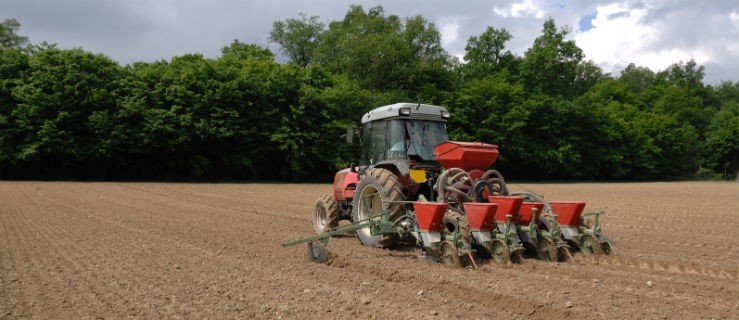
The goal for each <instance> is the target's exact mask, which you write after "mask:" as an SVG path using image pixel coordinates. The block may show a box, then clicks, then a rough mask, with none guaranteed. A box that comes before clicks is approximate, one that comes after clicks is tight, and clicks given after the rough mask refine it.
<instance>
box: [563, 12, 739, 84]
mask: <svg viewBox="0 0 739 320" xmlns="http://www.w3.org/2000/svg"><path fill="white" fill-rule="evenodd" d="M721 9H722V8H716V7H714V8H705V7H703V6H693V5H685V6H673V5H672V4H671V3H667V4H664V3H661V2H651V3H631V4H630V3H612V4H604V5H599V6H597V7H596V15H595V18H593V19H592V21H591V23H592V26H593V27H592V28H590V29H583V28H581V30H578V33H576V34H575V35H574V39H575V41H576V43H577V45H578V46H579V47H580V48H582V49H583V52H585V54H586V57H587V58H588V59H592V60H593V61H595V62H596V63H598V64H599V65H600V66H601V67H602V68H603V69H604V70H605V71H607V72H612V73H614V74H615V75H618V72H619V71H620V70H621V69H622V68H623V67H624V66H626V65H628V64H629V63H632V62H633V63H635V64H637V65H640V66H646V67H648V68H650V69H652V70H654V71H660V70H663V69H665V68H667V67H669V66H670V65H672V64H674V63H678V62H681V61H682V62H686V61H689V60H695V61H696V62H697V63H698V64H701V65H706V66H707V69H706V73H707V76H706V81H707V82H709V83H716V82H718V81H719V80H722V79H725V80H728V79H736V78H737V76H733V77H731V78H724V77H725V73H723V72H722V73H719V72H718V71H720V70H717V68H719V67H718V66H722V68H728V69H730V70H734V72H735V74H739V69H738V68H739V67H737V65H739V45H738V44H737V41H736V39H739V32H738V29H739V28H737V25H738V24H737V19H734V20H732V18H731V17H732V16H731V15H732V13H735V12H734V11H731V10H728V11H724V12H722V10H721Z"/></svg>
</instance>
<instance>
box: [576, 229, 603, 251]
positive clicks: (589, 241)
mask: <svg viewBox="0 0 739 320" xmlns="http://www.w3.org/2000/svg"><path fill="white" fill-rule="evenodd" d="M579 245H580V250H581V251H582V252H583V253H584V254H589V255H599V254H602V253H603V246H602V245H601V243H600V241H598V239H596V238H595V236H593V235H590V234H583V235H581V236H580V243H579Z"/></svg>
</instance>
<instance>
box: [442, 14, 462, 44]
mask: <svg viewBox="0 0 739 320" xmlns="http://www.w3.org/2000/svg"><path fill="white" fill-rule="evenodd" d="M437 23H438V24H439V32H440V33H441V45H442V46H444V47H449V45H450V44H452V43H454V42H455V41H457V39H458V38H459V22H457V19H456V18H442V19H439V22H437Z"/></svg>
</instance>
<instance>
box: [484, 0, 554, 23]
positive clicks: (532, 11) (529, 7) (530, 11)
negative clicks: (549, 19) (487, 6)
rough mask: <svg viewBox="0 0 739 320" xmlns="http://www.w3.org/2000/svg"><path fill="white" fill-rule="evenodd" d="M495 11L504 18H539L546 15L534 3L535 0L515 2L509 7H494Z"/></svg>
mask: <svg viewBox="0 0 739 320" xmlns="http://www.w3.org/2000/svg"><path fill="white" fill-rule="evenodd" d="M493 11H494V12H495V13H497V14H498V15H500V16H501V17H503V18H508V17H513V18H520V17H524V16H535V17H536V18H538V19H541V18H542V17H544V11H543V10H542V9H541V7H540V6H539V5H537V4H535V3H534V1H533V0H523V1H519V2H514V3H513V4H511V6H510V7H508V8H499V7H494V8H493Z"/></svg>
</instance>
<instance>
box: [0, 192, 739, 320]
mask: <svg viewBox="0 0 739 320" xmlns="http://www.w3.org/2000/svg"><path fill="white" fill-rule="evenodd" d="M512 188H513V189H514V190H524V189H531V190H535V191H536V192H537V193H540V194H544V195H545V196H546V198H547V199H550V200H584V201H586V202H587V203H588V204H587V207H586V211H595V210H604V211H606V214H605V215H604V216H603V217H602V223H603V230H604V232H605V234H606V235H607V236H609V237H610V238H611V239H612V240H613V243H614V250H615V252H614V254H612V255H610V256H606V257H601V258H593V257H587V256H584V255H582V254H579V253H578V254H575V257H574V260H573V261H571V262H566V263H547V262H543V261H538V260H534V259H526V260H525V261H524V262H523V263H522V264H516V265H512V266H510V267H500V266H497V265H495V264H491V263H484V264H482V265H480V266H479V267H480V268H479V269H478V270H469V269H451V268H447V267H444V266H443V265H441V264H437V263H434V262H432V261H429V260H426V259H420V258H419V255H420V253H421V252H420V249H417V248H415V247H403V248H399V249H396V250H382V249H375V248H368V247H364V246H362V245H361V244H360V243H359V241H358V240H357V239H356V238H355V237H354V236H353V235H345V236H340V237H337V238H334V239H332V240H331V244H330V245H329V249H330V251H331V253H332V255H333V256H334V259H333V260H332V261H331V262H330V263H329V264H316V263H313V262H310V261H309V260H308V259H307V256H306V253H305V251H306V250H305V246H303V245H300V246H296V247H291V248H283V247H282V246H281V245H280V244H281V243H283V242H287V241H289V240H292V239H296V238H300V237H303V236H309V235H311V234H312V232H313V228H312V226H311V222H310V211H311V208H312V205H313V202H314V201H315V199H316V198H317V197H318V196H320V195H321V194H323V193H327V192H329V191H330V185H328V184H160V183H70V182H53V183H52V182H7V181H6V182H0V318H2V319H26V318H44V319H52V318H53V319H64V318H66V319H90V318H95V319H100V318H113V319H118V318H146V319H160V318H185V319H199V318H216V319H220V318H245V319H249V318H256V319H458V318H459V319H490V318H498V319H518V318H526V319H565V318H572V319H737V315H738V314H739V270H738V269H737V268H738V265H739V208H738V206H739V184H737V183H718V182H716V183H714V182H679V183H583V184H518V185H516V184H514V185H512Z"/></svg>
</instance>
